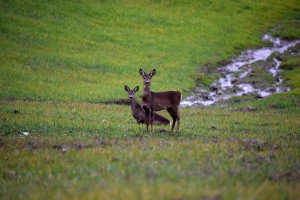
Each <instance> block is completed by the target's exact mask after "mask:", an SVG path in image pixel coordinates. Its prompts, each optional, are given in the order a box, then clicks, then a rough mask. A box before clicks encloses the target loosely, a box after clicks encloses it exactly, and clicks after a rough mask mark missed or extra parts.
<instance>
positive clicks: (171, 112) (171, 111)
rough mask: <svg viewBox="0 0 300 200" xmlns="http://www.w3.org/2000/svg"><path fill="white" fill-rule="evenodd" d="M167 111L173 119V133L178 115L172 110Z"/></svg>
mask: <svg viewBox="0 0 300 200" xmlns="http://www.w3.org/2000/svg"><path fill="white" fill-rule="evenodd" d="M167 111H168V113H169V114H170V115H171V117H172V119H173V122H172V127H171V132H173V130H174V127H175V123H176V119H177V117H176V115H175V113H174V111H173V109H172V108H168V109H167Z"/></svg>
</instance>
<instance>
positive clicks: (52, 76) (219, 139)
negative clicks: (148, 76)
mask: <svg viewBox="0 0 300 200" xmlns="http://www.w3.org/2000/svg"><path fill="white" fill-rule="evenodd" d="M299 10H300V3H299V1H296V0H287V1H284V2H283V1H279V0H268V1H244V0H241V1H224V2H223V1H217V0H216V1H189V0H183V1H177V0H173V1H137V0H136V1H134V0H129V1H92V0H90V1H51V2H49V1H43V0H39V1H30V0H26V1H4V0H3V1H1V2H0V16H1V18H0V25H1V26H0V160H1V164H0V199H99V198H101V199H195V200H196V199H203V200H205V199H206V200H207V199H216V200H219V199H298V198H299V197H300V193H299V191H300V187H299V178H300V172H299V166H300V159H299V158H300V154H299V139H300V132H299V128H300V124H299V119H300V89H299V88H300V82H299V80H300V77H299V75H300V72H299V70H300V68H299V66H298V60H299V58H298V57H297V56H296V57H293V58H286V57H283V58H281V59H282V60H283V61H284V62H283V65H282V67H284V68H286V69H288V70H287V71H285V72H284V73H283V75H284V81H285V83H284V84H288V85H290V86H291V91H290V92H287V93H281V94H276V95H272V96H271V97H268V98H264V99H262V100H259V101H249V99H247V97H245V98H244V100H243V101H241V103H240V104H236V105H230V106H224V107H194V108H182V109H180V114H181V132H180V133H179V134H176V133H170V132H169V130H170V126H162V127H154V131H155V133H154V134H150V133H147V132H146V131H145V129H146V127H145V125H138V124H136V123H135V120H134V118H133V117H132V116H131V110H130V107H129V106H125V105H115V104H101V103H99V102H105V101H111V100H114V99H120V98H126V97H127V93H126V92H125V91H124V85H129V86H130V87H134V86H136V85H139V86H140V87H141V85H142V80H141V77H140V76H139V74H138V70H139V69H140V68H142V69H144V70H145V71H146V72H147V71H148V72H149V71H150V70H152V69H153V68H156V70H157V75H156V76H155V77H154V78H153V84H152V90H154V91H163V90H180V91H181V92H183V93H184V95H188V94H189V91H190V89H192V88H194V87H195V85H196V81H201V82H202V84H205V85H209V84H210V83H211V81H213V79H215V78H217V77H218V76H219V75H218V74H213V73H212V72H213V69H214V68H215V67H216V66H218V65H220V64H222V63H226V62H228V61H229V60H230V58H232V57H234V56H235V55H236V54H237V53H239V52H240V51H242V50H245V49H247V48H255V47H260V46H263V45H269V43H266V42H263V41H261V36H262V35H263V34H265V33H271V34H273V35H274V36H280V37H283V38H285V39H295V38H299V37H300V31H299V30H300V29H299V19H300V14H299V13H300V12H299ZM257 73H260V71H257ZM261 75H262V74H261ZM197 84H198V83H197ZM139 92H140V93H138V94H137V97H138V100H139V99H140V95H141V92H142V91H139ZM159 113H160V114H162V115H164V116H166V117H168V118H169V119H170V117H169V115H168V113H167V112H165V111H162V112H159ZM25 132H28V133H29V134H28V135H27V136H26V135H24V133H25Z"/></svg>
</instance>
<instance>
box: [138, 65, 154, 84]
mask: <svg viewBox="0 0 300 200" xmlns="http://www.w3.org/2000/svg"><path fill="white" fill-rule="evenodd" d="M139 72H140V75H141V76H142V77H143V78H144V85H145V86H150V84H151V78H152V77H153V76H154V75H155V74H156V70H155V69H153V70H152V71H151V72H150V73H149V74H146V73H145V72H144V71H143V70H142V69H140V71H139Z"/></svg>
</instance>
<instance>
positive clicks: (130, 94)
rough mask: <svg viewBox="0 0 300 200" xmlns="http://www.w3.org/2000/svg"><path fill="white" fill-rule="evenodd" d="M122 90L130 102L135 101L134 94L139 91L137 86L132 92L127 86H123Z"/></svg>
mask: <svg viewBox="0 0 300 200" xmlns="http://www.w3.org/2000/svg"><path fill="white" fill-rule="evenodd" d="M124 88H125V91H126V92H128V97H129V100H130V102H131V101H132V100H133V99H135V93H136V92H137V91H139V86H136V87H135V88H134V89H133V90H130V88H129V87H128V86H127V85H125V87H124Z"/></svg>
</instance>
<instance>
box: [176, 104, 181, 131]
mask: <svg viewBox="0 0 300 200" xmlns="http://www.w3.org/2000/svg"><path fill="white" fill-rule="evenodd" d="M176 116H177V133H178V132H179V126H180V113H179V110H178V109H177V110H176Z"/></svg>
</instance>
